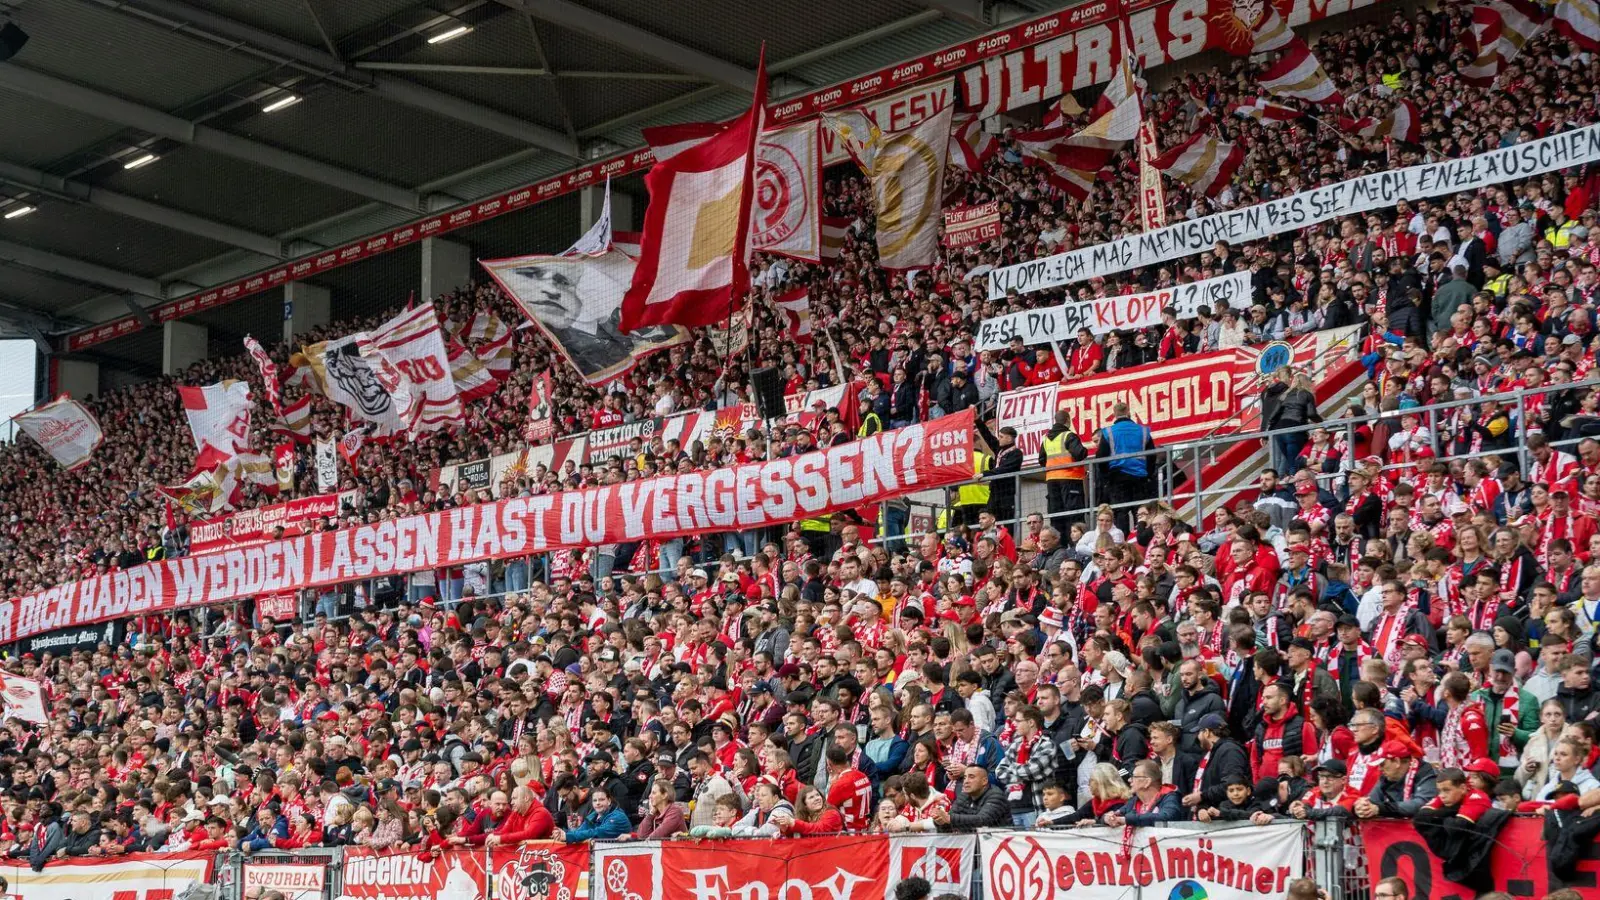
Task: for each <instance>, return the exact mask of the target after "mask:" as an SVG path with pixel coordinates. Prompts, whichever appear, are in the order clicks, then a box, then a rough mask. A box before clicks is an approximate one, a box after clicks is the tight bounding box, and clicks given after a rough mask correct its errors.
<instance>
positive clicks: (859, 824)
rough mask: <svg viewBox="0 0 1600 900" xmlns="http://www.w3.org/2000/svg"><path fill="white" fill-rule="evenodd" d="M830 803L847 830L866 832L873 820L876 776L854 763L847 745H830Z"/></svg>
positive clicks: (828, 756) (828, 757) (828, 754)
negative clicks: (863, 772) (874, 780)
mask: <svg viewBox="0 0 1600 900" xmlns="http://www.w3.org/2000/svg"><path fill="white" fill-rule="evenodd" d="M827 759H828V805H829V806H831V807H833V808H834V809H837V810H838V811H839V816H840V817H841V818H843V819H844V829H845V830H846V831H865V830H866V828H867V825H868V823H870V822H871V821H872V779H870V778H868V777H867V776H866V775H863V774H862V773H861V771H860V770H859V769H855V768H853V767H852V766H851V765H850V753H849V751H847V750H845V749H844V748H843V747H838V746H834V747H829V748H828V753H827Z"/></svg>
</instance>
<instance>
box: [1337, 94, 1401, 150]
mask: <svg viewBox="0 0 1600 900" xmlns="http://www.w3.org/2000/svg"><path fill="white" fill-rule="evenodd" d="M1339 129H1340V130H1341V131H1348V132H1350V133H1352V134H1358V135H1360V136H1362V137H1387V138H1394V139H1395V140H1397V141H1400V142H1401V143H1405V144H1416V143H1420V142H1421V141H1422V114H1421V113H1420V112H1419V111H1418V110H1417V105H1416V104H1415V103H1412V102H1411V101H1410V100H1401V101H1400V102H1399V104H1397V105H1396V106H1395V108H1394V111H1393V112H1391V113H1389V114H1388V115H1387V116H1384V117H1383V118H1381V119H1379V118H1377V117H1375V116H1363V117H1361V118H1359V119H1352V118H1349V117H1345V118H1342V119H1340V120H1339Z"/></svg>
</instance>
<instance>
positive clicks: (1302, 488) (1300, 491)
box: [1294, 481, 1317, 496]
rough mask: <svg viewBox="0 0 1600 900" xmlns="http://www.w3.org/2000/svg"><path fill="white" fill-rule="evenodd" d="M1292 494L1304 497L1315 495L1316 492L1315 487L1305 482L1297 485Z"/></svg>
mask: <svg viewBox="0 0 1600 900" xmlns="http://www.w3.org/2000/svg"><path fill="white" fill-rule="evenodd" d="M1294 492H1295V494H1297V495H1300V496H1304V495H1306V494H1315V493H1316V492H1317V486H1316V485H1314V484H1312V483H1311V482H1309V481H1307V482H1305V483H1304V484H1301V485H1297V486H1296V487H1295V489H1294Z"/></svg>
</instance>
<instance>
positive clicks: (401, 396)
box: [303, 332, 416, 435]
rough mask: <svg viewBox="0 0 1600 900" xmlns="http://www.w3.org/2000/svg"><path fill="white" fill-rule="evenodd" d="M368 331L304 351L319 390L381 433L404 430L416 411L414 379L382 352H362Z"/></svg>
mask: <svg viewBox="0 0 1600 900" xmlns="http://www.w3.org/2000/svg"><path fill="white" fill-rule="evenodd" d="M368 338H369V335H367V334H366V332H356V333H355V334H348V335H345V336H344V337H342V338H339V339H338V340H336V341H324V342H322V343H317V344H312V345H310V346H308V347H306V348H305V349H304V351H303V356H304V359H305V361H306V366H307V368H308V369H309V370H310V372H311V378H312V381H313V383H314V384H315V385H316V388H317V390H318V391H319V392H320V393H321V394H322V395H323V396H325V397H327V398H328V399H330V400H332V401H334V402H336V403H338V404H340V405H341V406H343V407H344V408H345V409H347V410H349V413H350V415H351V417H353V418H356V419H359V420H361V421H363V422H370V423H372V424H373V425H375V426H377V430H378V433H379V434H384V435H390V434H403V433H405V432H406V431H407V430H408V429H409V428H410V423H411V419H410V418H409V417H410V416H412V415H414V413H415V411H416V404H415V403H414V402H413V401H412V399H411V393H410V392H411V382H410V381H409V380H408V379H407V378H405V376H404V375H402V374H401V373H400V370H398V369H396V368H395V367H394V366H393V365H391V364H389V363H388V362H386V361H385V360H384V359H383V358H382V356H380V355H377V354H372V353H365V354H364V353H362V352H361V348H362V346H363V345H364V344H365V343H366V342H367V340H368Z"/></svg>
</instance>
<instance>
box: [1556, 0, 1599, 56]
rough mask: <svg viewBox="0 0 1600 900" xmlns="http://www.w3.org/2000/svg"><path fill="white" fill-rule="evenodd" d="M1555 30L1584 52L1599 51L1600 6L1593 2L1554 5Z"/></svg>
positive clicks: (1570, 0)
mask: <svg viewBox="0 0 1600 900" xmlns="http://www.w3.org/2000/svg"><path fill="white" fill-rule="evenodd" d="M1555 28H1556V31H1558V32H1560V33H1561V34H1562V35H1563V36H1564V37H1566V38H1567V39H1568V40H1570V41H1572V42H1573V43H1574V44H1577V45H1578V46H1579V47H1581V48H1583V49H1584V50H1587V51H1589V52H1590V53H1594V52H1597V51H1600V4H1596V3H1595V2H1594V0H1561V2H1560V3H1557V4H1556V9H1555Z"/></svg>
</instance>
